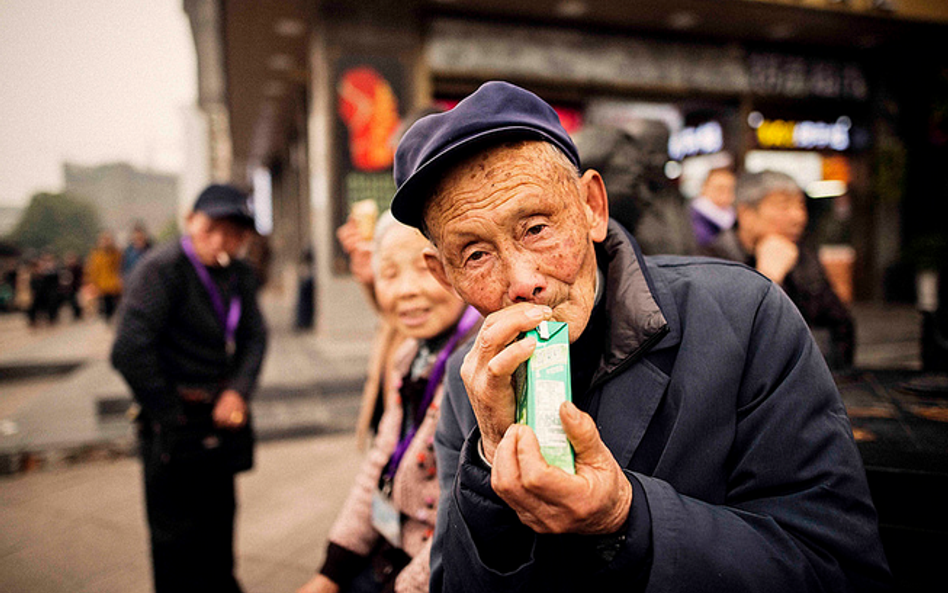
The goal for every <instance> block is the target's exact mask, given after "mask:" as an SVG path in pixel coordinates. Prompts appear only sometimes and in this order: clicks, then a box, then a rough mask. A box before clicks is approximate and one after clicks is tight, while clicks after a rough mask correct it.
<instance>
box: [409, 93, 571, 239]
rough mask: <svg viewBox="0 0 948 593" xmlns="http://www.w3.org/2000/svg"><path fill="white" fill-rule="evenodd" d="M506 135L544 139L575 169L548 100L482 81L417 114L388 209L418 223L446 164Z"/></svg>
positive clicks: (567, 142) (568, 142) (507, 138)
mask: <svg viewBox="0 0 948 593" xmlns="http://www.w3.org/2000/svg"><path fill="white" fill-rule="evenodd" d="M510 140H543V141H546V142H549V143H551V144H553V145H554V146H556V147H557V148H559V149H560V150H561V151H563V153H564V154H565V155H566V156H567V157H568V158H569V160H570V161H572V163H573V164H574V165H576V168H577V169H579V153H578V152H577V150H576V146H575V145H574V144H573V141H572V139H570V137H569V134H568V133H566V130H564V129H563V126H562V124H561V123H560V118H559V116H558V115H557V114H556V112H555V111H554V110H553V108H552V107H550V106H549V104H547V103H546V102H545V101H544V100H543V99H541V98H540V97H538V96H536V95H534V94H533V93H531V92H530V91H527V90H525V89H522V88H520V87H518V86H516V85H513V84H510V83H509V82H500V81H492V82H487V83H484V84H483V85H481V87H480V88H479V89H477V90H476V91H474V92H473V93H472V94H471V95H469V96H468V97H466V98H465V99H464V100H463V101H461V102H460V103H458V104H457V106H456V107H454V109H452V110H450V111H446V112H444V113H438V114H434V115H429V116H427V117H424V118H422V119H420V120H418V121H417V122H416V123H415V125H413V126H412V127H411V128H409V129H408V131H407V132H406V133H405V135H404V136H403V137H402V139H401V142H399V143H398V150H397V151H396V152H395V185H396V186H397V187H398V189H397V191H396V192H395V196H394V197H393V198H392V214H393V215H394V216H395V218H396V219H398V220H399V221H401V222H403V223H405V224H407V225H410V226H413V227H415V228H419V229H420V228H422V225H423V220H422V217H423V213H424V207H425V202H426V201H427V200H428V198H429V197H430V193H431V191H432V190H433V189H434V187H433V186H434V185H435V184H436V183H437V182H438V181H439V180H440V178H441V176H442V175H443V174H444V173H445V172H446V170H447V168H448V167H450V166H452V165H453V164H454V163H456V162H457V161H458V160H459V159H460V158H462V157H463V156H467V155H469V154H471V153H472V152H473V150H474V149H476V148H484V147H485V146H486V145H488V144H496V143H499V142H505V141H510Z"/></svg>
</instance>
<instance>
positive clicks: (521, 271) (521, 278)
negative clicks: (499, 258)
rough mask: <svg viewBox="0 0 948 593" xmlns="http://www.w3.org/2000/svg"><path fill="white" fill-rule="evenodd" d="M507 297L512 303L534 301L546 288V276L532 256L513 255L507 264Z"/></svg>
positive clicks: (540, 296)
mask: <svg viewBox="0 0 948 593" xmlns="http://www.w3.org/2000/svg"><path fill="white" fill-rule="evenodd" d="M507 269H508V275H507V276H508V277H507V279H508V285H507V298H509V299H510V301H511V302H514V303H527V302H535V301H537V300H538V299H540V298H542V296H543V292H544V290H546V278H545V277H544V276H543V274H541V273H540V271H539V267H538V266H537V262H536V260H535V259H534V258H532V257H526V256H521V257H515V258H513V261H511V262H510V263H509V264H508V266H507Z"/></svg>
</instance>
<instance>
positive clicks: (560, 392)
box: [514, 321, 576, 474]
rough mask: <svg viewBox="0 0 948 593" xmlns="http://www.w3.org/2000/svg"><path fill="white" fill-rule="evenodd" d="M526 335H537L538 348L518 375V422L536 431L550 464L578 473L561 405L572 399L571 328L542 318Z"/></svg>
mask: <svg viewBox="0 0 948 593" xmlns="http://www.w3.org/2000/svg"><path fill="white" fill-rule="evenodd" d="M526 336H533V337H534V338H536V341H537V347H536V350H534V352H533V355H532V356H531V357H530V358H529V359H528V360H527V361H526V362H525V363H523V364H522V365H520V367H519V368H518V369H517V372H516V373H515V375H514V390H515V393H516V395H517V422H518V423H519V424H526V425H527V426H529V427H530V428H532V429H533V432H534V433H536V435H537V440H538V441H540V452H541V453H542V454H543V458H544V459H546V462H547V463H549V464H550V465H555V466H557V467H559V468H561V469H563V470H564V471H567V472H569V473H571V474H573V473H576V468H575V464H574V457H573V447H572V445H570V443H569V440H568V439H567V438H566V433H565V432H564V431H563V424H562V422H560V404H562V403H563V402H565V401H571V399H572V391H571V387H570V375H569V328H568V327H567V325H566V324H565V323H562V322H559V321H542V322H540V325H539V326H538V327H537V328H536V329H533V330H530V331H528V332H526V334H525V337H526Z"/></svg>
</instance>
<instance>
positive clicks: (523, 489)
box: [491, 402, 632, 535]
mask: <svg viewBox="0 0 948 593" xmlns="http://www.w3.org/2000/svg"><path fill="white" fill-rule="evenodd" d="M560 419H561V420H562V422H563V429H564V430H565V431H566V436H567V437H568V438H569V440H570V442H571V443H572V444H573V449H574V450H575V451H576V475H570V474H568V473H566V472H565V471H563V470H562V469H560V468H558V467H554V466H551V465H549V464H547V463H546V460H544V459H543V456H542V454H541V453H540V444H539V442H538V441H537V438H536V435H535V434H534V432H533V431H532V430H531V429H530V428H529V427H527V426H524V425H520V424H514V425H511V426H510V427H509V428H508V429H507V433H506V434H505V435H504V438H503V440H501V442H500V444H499V445H498V446H497V450H496V452H495V453H494V461H493V471H492V473H491V487H493V489H494V492H496V493H497V494H498V496H500V497H501V498H502V499H504V501H505V502H507V504H509V505H510V507H511V508H513V509H514V511H516V512H517V516H518V517H520V521H521V522H523V524H524V525H526V526H527V527H529V528H531V529H533V530H534V531H536V532H537V533H584V534H602V535H604V534H610V533H615V532H617V531H618V530H619V529H621V528H622V526H623V525H624V524H625V522H626V520H627V519H628V516H629V511H630V509H631V508H632V485H631V484H630V483H629V480H628V479H627V478H626V477H625V474H624V473H623V472H622V468H620V467H619V464H618V463H617V462H616V460H615V458H614V457H613V456H612V453H610V452H609V449H608V448H607V447H606V445H605V443H603V442H602V439H601V438H600V437H599V431H598V430H597V429H596V423H595V422H594V421H593V419H592V418H591V417H590V416H589V415H588V414H585V413H583V412H581V411H580V410H579V409H578V408H577V407H576V406H575V405H573V404H572V403H571V402H564V403H563V404H562V405H561V406H560Z"/></svg>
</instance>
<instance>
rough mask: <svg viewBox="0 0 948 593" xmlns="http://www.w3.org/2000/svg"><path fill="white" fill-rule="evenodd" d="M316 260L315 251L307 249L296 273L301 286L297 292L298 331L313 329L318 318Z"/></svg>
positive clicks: (296, 327)
mask: <svg viewBox="0 0 948 593" xmlns="http://www.w3.org/2000/svg"><path fill="white" fill-rule="evenodd" d="M314 262H315V258H314V257H313V249H312V248H311V247H307V248H306V249H304V250H303V253H301V254H300V261H299V265H298V269H297V272H296V275H297V278H298V282H299V285H298V287H297V290H296V320H295V323H294V326H293V327H294V328H295V329H296V330H297V331H302V330H311V329H313V323H314V321H315V317H316V277H315V274H314V270H313V264H314Z"/></svg>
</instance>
